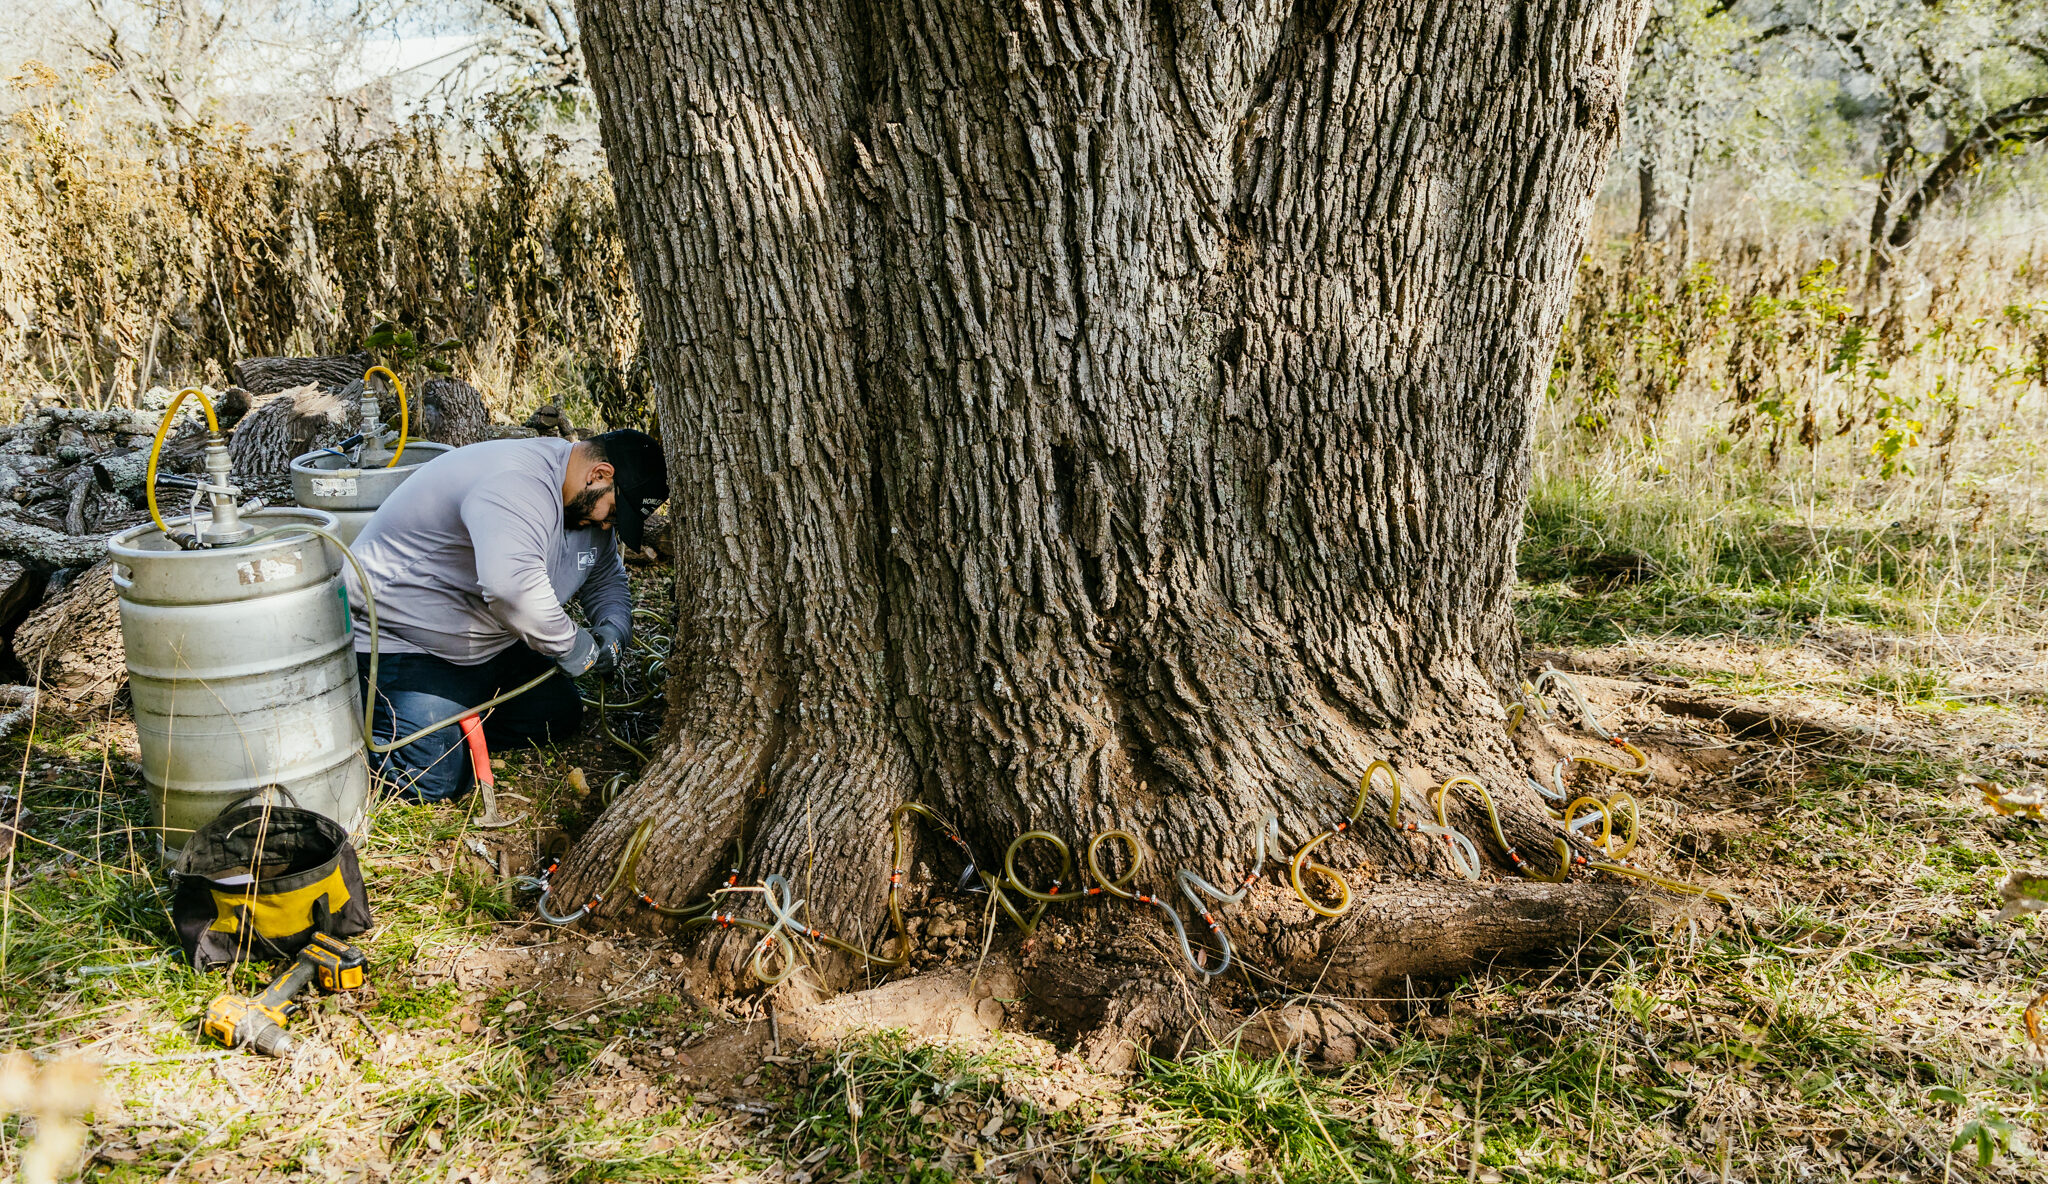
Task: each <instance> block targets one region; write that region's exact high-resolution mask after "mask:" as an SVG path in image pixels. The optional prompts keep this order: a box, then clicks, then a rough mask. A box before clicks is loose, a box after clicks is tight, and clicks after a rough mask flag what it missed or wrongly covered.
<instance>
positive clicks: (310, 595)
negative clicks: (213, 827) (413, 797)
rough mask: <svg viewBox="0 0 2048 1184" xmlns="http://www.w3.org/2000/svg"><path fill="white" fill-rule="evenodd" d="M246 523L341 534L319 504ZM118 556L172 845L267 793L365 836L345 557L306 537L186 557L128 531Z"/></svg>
mask: <svg viewBox="0 0 2048 1184" xmlns="http://www.w3.org/2000/svg"><path fill="white" fill-rule="evenodd" d="M202 517H203V516H202ZM242 521H243V524H244V525H245V526H248V527H253V528H254V529H255V530H256V531H259V532H260V531H263V530H267V529H268V528H270V527H274V526H279V525H290V524H302V525H311V526H317V527H321V528H323V529H326V530H330V531H331V530H334V529H335V526H336V523H335V521H334V517H333V515H331V514H328V513H326V512H324V511H320V510H314V509H269V510H256V511H253V512H250V513H247V514H244V515H243V516H242ZM187 522H188V520H186V519H177V520H174V521H172V522H171V523H169V525H170V526H171V527H172V528H173V529H174V530H175V529H177V528H179V527H181V526H185V525H186V524H187ZM107 550H108V551H109V553H110V554H111V557H112V559H113V562H114V585H115V587H116V588H117V589H118V590H119V593H120V598H121V641H122V645H123V648H124V649H125V650H126V654H127V662H128V682H129V687H130V688H131V693H132V695H133V698H134V701H135V731H136V739H137V741H138V743H139V744H140V747H141V749H142V776H143V780H144V782H145V783H146V785H147V786H148V791H149V795H150V802H151V806H152V818H151V823H152V825H153V826H155V827H157V828H158V830H159V833H160V835H161V839H162V844H163V849H164V851H165V852H166V853H167V854H175V853H176V852H177V851H178V850H179V849H180V848H182V847H183V846H184V842H185V838H186V836H188V835H189V834H191V832H192V831H193V829H194V828H196V827H198V826H199V825H200V824H202V823H204V822H206V821H207V820H208V819H210V818H212V817H213V816H214V815H216V814H218V813H220V812H221V811H222V810H225V809H227V808H228V807H230V806H235V805H239V804H242V803H245V802H255V801H259V800H264V799H265V798H266V797H267V798H268V799H269V800H273V801H281V802H286V803H289V804H293V805H297V806H299V807H301V808H303V809H307V810H313V811H316V812H318V813H320V814H324V815H326V816H327V817H329V818H332V819H334V820H335V821H336V822H339V823H340V824H341V825H342V826H343V828H345V829H346V830H348V831H349V832H350V833H351V834H361V833H362V831H363V828H364V825H365V823H366V821H367V817H368V814H367V811H368V805H369V791H370V773H369V766H368V764H367V763H366V762H365V760H364V758H363V736H362V719H363V711H362V700H361V696H360V693H359V691H358V690H357V685H356V663H355V653H354V647H353V642H352V639H353V635H354V633H353V628H352V626H351V623H350V620H349V610H348V596H347V593H346V591H344V589H343V585H342V580H341V565H342V563H343V562H344V560H343V558H342V556H341V552H340V551H338V550H337V549H336V548H335V547H334V546H333V545H331V544H329V543H328V542H326V541H325V540H323V539H320V538H318V537H316V536H314V535H310V534H298V533H288V534H285V535H281V536H279V537H276V538H267V539H261V540H260V541H258V542H256V543H254V544H247V543H244V544H240V545H234V546H222V547H213V548H206V549H200V550H189V551H188V550H183V549H181V548H180V547H179V546H178V545H177V544H176V543H174V542H172V541H171V540H170V539H168V538H166V537H165V536H164V533H163V532H162V531H160V530H158V529H157V528H156V527H155V526H139V527H136V528H134V529H133V530H128V531H124V532H123V533H121V534H118V535H116V536H114V538H113V539H112V540H110V541H109V542H108V544H107ZM271 787H274V788H271Z"/></svg>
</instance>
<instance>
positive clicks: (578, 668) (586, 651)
mask: <svg viewBox="0 0 2048 1184" xmlns="http://www.w3.org/2000/svg"><path fill="white" fill-rule="evenodd" d="M598 649H599V646H598V641H597V635H596V634H594V633H592V632H591V631H590V630H588V629H585V628H584V627H583V626H581V625H578V626H576V639H575V640H574V641H572V642H570V643H569V652H568V653H566V654H563V655H562V656H561V657H559V658H556V659H555V665H556V666H557V667H559V668H560V669H561V671H562V673H563V674H566V675H568V676H569V677H570V678H581V677H583V675H585V674H587V673H589V671H590V668H591V667H592V666H594V665H596V664H597V655H598Z"/></svg>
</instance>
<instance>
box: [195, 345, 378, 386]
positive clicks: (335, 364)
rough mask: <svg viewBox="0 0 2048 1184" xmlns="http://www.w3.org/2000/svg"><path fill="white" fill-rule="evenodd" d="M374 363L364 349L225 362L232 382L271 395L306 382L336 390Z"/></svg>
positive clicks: (353, 380) (358, 377)
mask: <svg viewBox="0 0 2048 1184" xmlns="http://www.w3.org/2000/svg"><path fill="white" fill-rule="evenodd" d="M375 364H376V359H375V358H372V357H371V356H370V355H369V354H366V353H353V354H337V355H333V356H329V357H320V358H243V359H242V360H241V361H239V362H236V363H234V364H233V365H231V366H229V367H228V369H229V370H231V371H233V373H234V377H235V385H236V386H239V387H241V388H242V389H243V390H246V391H248V392H249V393H250V394H251V395H274V394H277V393H278V392H279V391H288V390H290V389H292V388H293V387H298V386H305V385H306V384H307V383H313V384H315V385H317V386H318V387H319V388H320V389H321V390H323V391H325V392H327V393H328V394H337V393H339V392H340V391H341V389H342V388H343V387H345V386H347V385H348V384H349V383H351V382H357V381H360V380H361V379H362V377H363V371H365V370H368V369H369V368H370V367H371V366H373V365H375Z"/></svg>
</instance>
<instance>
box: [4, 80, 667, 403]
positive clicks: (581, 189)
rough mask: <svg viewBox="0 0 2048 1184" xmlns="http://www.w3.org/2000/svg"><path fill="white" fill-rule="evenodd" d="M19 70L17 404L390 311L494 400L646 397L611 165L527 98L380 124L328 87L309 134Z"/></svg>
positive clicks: (336, 331)
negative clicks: (466, 116) (204, 117)
mask: <svg viewBox="0 0 2048 1184" xmlns="http://www.w3.org/2000/svg"><path fill="white" fill-rule="evenodd" d="M10 85H11V86H12V88H13V92H12V94H11V95H9V96H8V97H9V100H10V105H11V106H12V108H13V115H12V117H11V118H10V119H9V120H7V121H6V123H5V125H4V126H0V309H4V310H5V318H6V319H5V321H4V324H0V396H4V397H5V398H6V400H7V401H9V402H18V400H19V399H20V398H21V397H23V396H25V395H27V394H30V393H33V392H34V391H36V390H38V389H41V388H46V387H54V388H56V389H57V390H59V391H61V392H65V393H67V394H69V395H72V396H73V397H76V398H80V399H82V400H83V401H86V402H90V403H95V404H106V403H109V402H117V401H122V400H126V399H131V398H132V397H133V396H134V394H135V393H136V391H137V389H138V388H139V387H147V386H149V385H152V384H154V383H157V382H171V383H176V382H182V381H189V380H195V379H198V378H200V377H202V375H203V374H204V373H206V372H207V369H208V367H210V366H212V367H219V366H222V365H224V364H225V363H226V362H228V361H231V360H233V359H235V358H238V357H248V356H254V355H263V354H279V353H302V354H303V353H327V352H345V351H346V350H349V349H352V348H355V347H356V346H357V344H358V343H359V342H360V341H361V340H362V338H363V336H364V335H365V333H366V332H367V331H368V330H369V328H370V327H371V325H372V324H373V323H375V322H376V321H377V320H379V319H380V318H383V317H392V318H396V319H397V320H399V321H400V322H402V323H404V324H406V325H410V326H413V327H415V328H417V329H419V330H421V331H423V332H424V333H427V334H429V335H431V337H432V338H433V339H434V340H440V339H441V338H443V337H446V336H453V337H456V338H458V339H460V340H461V341H462V342H463V343H464V349H463V350H462V351H461V352H460V353H458V354H457V355H456V365H457V369H458V371H459V372H462V373H464V374H465V375H466V376H468V377H470V378H471V379H472V380H473V381H476V382H478V385H479V386H480V387H481V388H482V389H483V390H484V391H485V392H486V395H487V397H488V398H490V399H491V400H492V401H493V402H494V403H495V404H497V406H498V409H499V410H500V411H501V412H505V413H516V415H517V416H518V417H523V416H524V415H525V413H526V412H527V411H528V410H530V409H531V407H532V406H533V405H534V404H535V403H538V402H540V401H542V400H544V399H549V398H555V399H567V400H569V401H570V402H571V403H572V404H574V405H575V406H574V407H573V408H572V410H580V411H581V412H582V413H583V418H584V419H588V418H590V417H591V416H593V415H596V416H601V417H603V418H605V419H607V420H609V421H612V422H616V423H625V422H634V421H637V420H639V419H640V418H641V417H642V415H643V414H644V409H643V407H644V405H643V403H642V400H641V399H640V397H639V393H640V391H641V383H640V380H639V379H638V377H637V376H636V374H635V371H634V364H635V358H636V356H637V354H638V349H639V315H638V308H637V305H636V303H635V299H634V295H633V290H632V283H631V279H630V276H629V275H628V272H627V269H626V264H625V257H624V252H623V250H622V248H621V246H620V243H619V238H618V234H617V231H616V227H615V224H614V213H613V206H612V197H611V188H610V185H609V182H608V181H607V180H606V178H605V177H604V175H603V173H602V170H601V168H595V167H592V166H591V165H589V164H588V163H587V162H586V163H579V158H580V157H581V156H588V155H589V153H588V152H587V150H584V151H581V152H580V153H579V149H578V148H577V146H576V145H574V144H572V143H571V142H570V141H568V140H566V139H564V138H563V137H562V136H560V135H557V134H554V133H553V132H552V131H550V130H549V129H548V128H547V127H546V126H544V125H543V123H542V122H541V120H540V119H539V117H538V116H536V115H534V114H533V113H531V112H529V111H526V110H523V109H521V108H518V107H515V106H513V105H510V104H500V105H496V106H493V107H492V108H490V114H489V117H488V119H487V120H486V121H485V122H484V123H482V124H481V125H478V126H475V127H468V128H464V127H451V126H443V125H439V124H435V123H431V122H416V123H412V124H409V125H406V126H404V127H400V128H395V129H388V130H378V129H376V128H373V127H371V126H369V125H367V124H366V123H364V122H363V121H362V119H361V118H360V117H359V116H358V115H356V114H355V113H353V112H351V111H349V110H347V109H344V108H343V107H341V106H340V105H337V107H336V110H335V114H334V116H333V118H332V120H331V121H330V122H329V124H328V125H327V127H326V128H325V130H324V135H323V137H322V138H321V141H320V144H319V146H318V148H317V149H303V148H294V147H289V146H284V145H277V144H266V143H260V142H257V141H256V140H255V139H253V138H252V136H251V134H250V132H249V130H248V129H247V128H246V127H242V126H240V125H233V124H221V123H211V122H205V123H200V124H197V125H194V126H191V127H186V128H181V129H176V130H174V131H173V132H171V133H169V135H168V136H166V135H165V134H162V133H159V132H157V131H156V130H154V129H153V128H151V127H148V126H145V125H138V124H134V123H126V122H121V121H118V120H114V119H111V118H110V117H108V116H106V115H105V114H104V107H103V105H102V104H101V102H100V101H99V99H98V97H97V95H96V93H95V91H94V88H93V86H92V85H91V84H90V81H89V80H81V79H68V78H61V77H59V76H58V75H56V74H55V73H54V72H52V71H50V70H48V69H47V68H46V67H41V66H39V65H37V64H35V63H30V65H29V66H28V67H27V68H26V69H25V70H24V72H23V73H22V74H21V75H19V76H17V77H16V78H14V79H13V80H12V82H11V84H10ZM145 369H146V370H147V371H148V373H147V375H145V374H144V371H145ZM579 422H580V421H579Z"/></svg>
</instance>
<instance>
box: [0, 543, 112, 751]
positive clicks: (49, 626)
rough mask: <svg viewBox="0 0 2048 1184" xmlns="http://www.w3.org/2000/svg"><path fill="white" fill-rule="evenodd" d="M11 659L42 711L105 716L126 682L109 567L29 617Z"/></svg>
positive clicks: (82, 578)
mask: <svg viewBox="0 0 2048 1184" xmlns="http://www.w3.org/2000/svg"><path fill="white" fill-rule="evenodd" d="M14 655H15V657H17V658H19V659H20V660H21V664H22V666H23V667H25V668H26V669H27V670H28V672H29V676H30V677H31V678H33V679H34V680H35V682H36V686H37V687H38V688H39V689H40V690H41V691H42V692H43V696H44V698H43V707H44V709H46V710H49V711H56V712H60V713H63V714H68V715H73V716H84V715H91V714H94V713H96V712H99V711H103V710H105V709H106V708H107V707H108V706H109V705H111V704H112V703H113V701H114V697H115V696H116V695H117V694H119V693H120V691H121V687H122V685H123V684H124V683H126V681H127V678H128V667H127V662H126V659H125V658H124V656H123V654H122V650H121V600H120V593H119V591H118V590H117V589H116V588H115V587H114V569H113V564H111V563H106V562H101V563H98V564H95V565H94V566H93V567H91V568H88V569H87V570H86V571H84V572H82V573H80V574H79V575H78V576H77V578H75V579H73V580H72V581H71V582H70V583H69V584H67V585H65V586H64V589H63V590H62V591H60V592H58V593H57V594H56V595H54V596H52V597H50V598H49V599H48V600H46V601H44V602H43V605H42V607H41V608H38V609H37V610H36V611H35V612H33V613H30V614H29V617H28V619H27V620H25V621H23V622H22V623H21V628H19V629H17V630H15V633H14Z"/></svg>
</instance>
